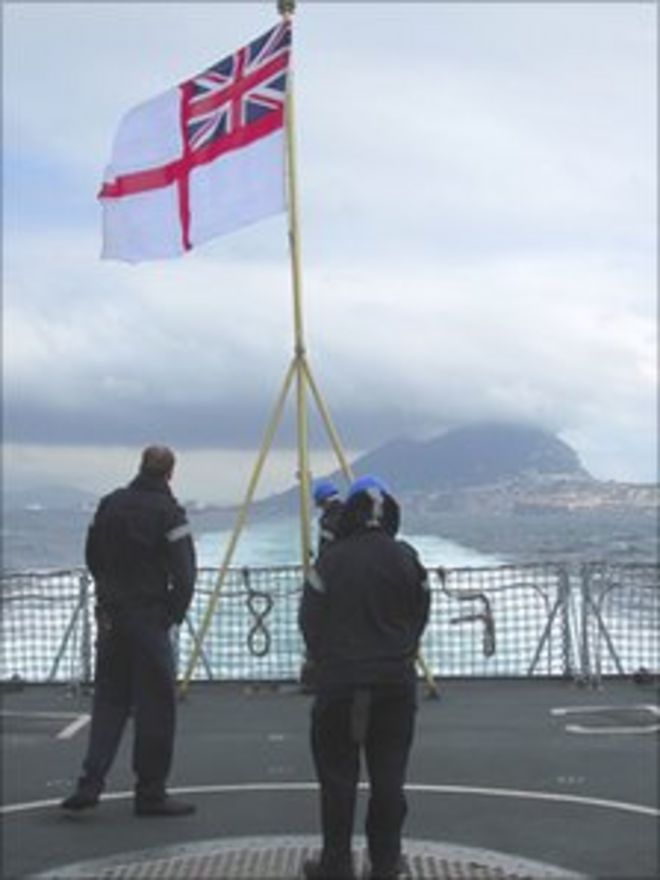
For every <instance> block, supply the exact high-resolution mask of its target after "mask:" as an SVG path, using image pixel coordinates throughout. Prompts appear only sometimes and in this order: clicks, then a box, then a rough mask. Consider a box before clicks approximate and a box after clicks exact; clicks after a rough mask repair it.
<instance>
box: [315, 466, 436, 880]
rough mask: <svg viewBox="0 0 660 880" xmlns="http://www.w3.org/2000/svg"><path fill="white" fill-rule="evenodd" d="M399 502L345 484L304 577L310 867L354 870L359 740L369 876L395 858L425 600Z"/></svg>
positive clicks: (367, 480) (320, 873)
mask: <svg viewBox="0 0 660 880" xmlns="http://www.w3.org/2000/svg"><path fill="white" fill-rule="evenodd" d="M398 526H399V506H398V504H397V502H396V501H395V500H394V498H393V497H392V496H391V494H390V493H389V492H388V491H387V489H386V487H385V486H384V484H383V483H382V481H380V480H379V479H378V478H376V477H363V478H361V479H359V480H357V481H356V482H355V483H354V484H353V485H352V486H351V489H350V491H349V494H348V497H347V499H346V502H345V506H344V511H343V514H342V519H341V523H340V530H339V538H338V540H337V541H335V542H334V543H333V544H332V545H330V546H329V547H328V548H327V549H325V550H324V551H323V553H322V554H320V556H319V558H318V560H317V562H316V564H315V566H314V567H313V568H312V569H311V571H310V574H309V576H308V578H307V580H306V582H305V585H304V590H303V597H302V600H301V605H300V613H299V621H300V626H301V629H302V632H303V636H304V639H305V644H306V647H307V651H308V653H309V655H310V657H311V659H312V661H313V662H314V667H315V682H316V688H317V691H316V698H315V702H314V706H313V709H312V730H311V742H312V753H313V757H314V762H315V766H316V772H317V775H318V779H319V783H320V787H321V791H320V797H321V824H322V831H323V848H322V851H321V857H320V860H319V861H317V862H308V863H307V864H306V866H305V872H306V875H307V876H308V877H317V878H343V877H352V876H353V867H352V857H351V837H352V832H353V819H354V812H355V800H356V791H357V783H358V778H359V762H360V751H361V749H362V748H363V749H364V756H365V759H366V768H367V772H368V776H369V782H370V797H369V805H368V810H367V819H366V834H367V843H368V850H369V857H370V863H371V877H373V878H393V877H396V876H397V872H398V871H399V868H400V865H401V831H402V826H403V821H404V818H405V815H406V811H407V806H406V800H405V797H404V793H403V786H404V781H405V774H406V765H407V761H408V755H409V752H410V747H411V744H412V739H413V729H414V718H415V710H416V676H415V657H416V654H417V649H418V645H419V640H420V637H421V635H422V632H423V630H424V627H425V625H426V621H427V618H428V612H429V591H428V585H427V580H426V572H425V570H424V568H423V567H422V565H421V563H420V561H419V559H418V557H417V553H416V551H415V550H414V549H413V548H412V547H411V546H410V545H409V544H406V543H405V542H403V541H398V540H396V538H395V535H396V532H397V530H398Z"/></svg>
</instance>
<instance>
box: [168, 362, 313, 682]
mask: <svg viewBox="0 0 660 880" xmlns="http://www.w3.org/2000/svg"><path fill="white" fill-rule="evenodd" d="M296 369H297V364H296V361H295V359H294V360H292V361H291V363H290V365H289V368H288V370H287V372H286V376H285V379H284V383H283V385H282V389H281V391H280V394H279V396H278V398H277V402H276V404H275V408H274V409H273V414H272V416H271V418H270V421H269V423H268V426H267V428H266V433H265V435H264V439H263V442H262V444H261V449H260V451H259V455H258V457H257V461H256V463H255V466H254V469H253V471H252V476H251V477H250V481H249V483H248V488H247V492H246V494H245V499H244V501H243V504H242V506H241V509H240V511H239V513H238V517H237V518H236V523H235V525H234V530H233V532H232V534H231V538H230V539H229V544H228V545H227V549H226V551H225V556H224V559H223V561H222V566H221V567H220V571H219V573H218V579H217V581H216V584H215V587H214V589H213V592H212V594H211V598H210V600H209V604H208V606H207V609H206V613H205V614H204V618H203V620H202V625H201V627H200V628H199V630H198V632H197V635H196V636H195V637H194V638H193V650H192V653H191V655H190V659H189V661H188V665H187V667H186V671H185V674H184V676H183V679H182V681H181V684H180V688H179V692H180V695H181V696H183V695H184V694H185V692H186V690H187V689H188V685H189V683H190V679H191V677H192V674H193V672H194V670H195V665H196V663H197V660H198V659H199V656H200V653H201V651H202V644H203V642H204V638H205V636H206V633H207V630H208V628H209V626H210V623H211V618H212V617H213V614H214V612H215V609H216V606H217V604H218V599H219V598H220V591H221V589H222V586H223V584H224V580H225V577H226V575H227V570H228V569H229V566H230V564H231V560H232V557H233V555H234V550H235V549H236V544H237V543H238V538H239V536H240V534H241V531H242V530H243V526H244V525H245V521H246V519H247V515H248V510H249V508H250V504H251V503H252V498H253V496H254V493H255V490H256V487H257V483H258V482H259V477H260V476H261V471H262V470H263V466H264V462H265V461H266V456H267V455H268V451H269V450H270V447H271V444H272V442H273V437H274V436H275V431H276V430H277V427H278V425H279V423H280V420H281V418H282V411H283V409H284V404H285V402H286V398H287V395H288V393H289V389H290V388H291V383H292V381H293V377H294V375H295V373H296Z"/></svg>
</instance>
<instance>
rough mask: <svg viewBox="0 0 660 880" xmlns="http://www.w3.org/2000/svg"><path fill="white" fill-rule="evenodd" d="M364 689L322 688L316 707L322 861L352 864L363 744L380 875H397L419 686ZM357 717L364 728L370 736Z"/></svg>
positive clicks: (333, 866) (375, 870) (374, 860)
mask: <svg viewBox="0 0 660 880" xmlns="http://www.w3.org/2000/svg"><path fill="white" fill-rule="evenodd" d="M365 691H366V692H367V694H366V701H365V699H364V697H365ZM360 692H361V694H360V695H359V696H356V694H357V693H358V692H357V691H356V690H355V689H352V688H337V689H322V690H320V691H319V692H318V694H317V696H316V699H315V702H314V706H313V709H312V729H311V742H312V754H313V757H314V763H315V766H316V773H317V776H318V779H319V783H320V787H321V792H320V797H321V825H322V832H323V849H322V854H321V863H322V865H323V867H324V868H326V869H327V870H328V871H333V870H335V871H338V872H342V871H345V870H347V869H348V868H349V866H350V860H351V837H352V833H353V823H354V816H355V803H356V797H357V784H358V781H359V775H360V753H361V750H362V749H363V750H364V758H365V763H366V769H367V774H368V777H369V802H368V807H367V817H366V827H365V831H366V836H367V845H368V850H369V859H370V861H371V868H372V875H373V876H376V877H380V876H382V877H389V876H392V875H393V874H394V872H395V870H396V866H397V864H398V862H399V858H400V856H401V832H402V828H403V822H404V819H405V816H406V813H407V803H406V798H405V795H404V790H403V788H404V782H405V776H406V768H407V764H408V756H409V754H410V747H411V745H412V739H413V732H414V725H415V712H416V702H417V701H416V688H415V685H414V684H410V685H378V686H371V687H369V688H367V689H363V688H361V689H360ZM360 702H361V705H358V704H359V703H360ZM356 723H357V727H358V728H359V727H360V726H362V727H363V731H362V734H363V735H362V736H360V735H359V732H358V731H357V730H356ZM360 740H363V742H360Z"/></svg>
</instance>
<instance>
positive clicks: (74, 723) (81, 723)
mask: <svg viewBox="0 0 660 880" xmlns="http://www.w3.org/2000/svg"><path fill="white" fill-rule="evenodd" d="M0 717H3V718H28V719H30V718H44V719H52V720H53V721H59V720H63V721H68V720H69V719H71V721H70V723H69V724H67V725H66V727H63V728H62V730H60V731H59V732H58V733H57V734H56V738H57V739H71V737H72V736H75V734H76V733H78V731H79V730H80V729H81V728H83V727H85V725H86V724H88V723H89V721H90V719H91V717H92V716H91V715H89V713H87V712H82V713H81V712H16V711H11V710H6V709H2V710H0Z"/></svg>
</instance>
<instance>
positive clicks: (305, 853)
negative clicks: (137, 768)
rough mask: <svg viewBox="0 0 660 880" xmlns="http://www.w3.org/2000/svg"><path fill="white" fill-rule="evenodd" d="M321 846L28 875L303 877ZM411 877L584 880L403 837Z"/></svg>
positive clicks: (207, 846) (100, 864)
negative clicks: (304, 866) (307, 861)
mask: <svg viewBox="0 0 660 880" xmlns="http://www.w3.org/2000/svg"><path fill="white" fill-rule="evenodd" d="M318 847H319V839H318V837H316V836H312V835H309V836H295V837H293V836H292V837H234V838H229V839H226V840H207V841H201V842H197V843H187V844H181V845H178V846H166V847H157V848H154V849H149V850H142V851H140V852H132V853H123V854H121V855H115V856H111V857H109V858H104V859H94V860H93V861H87V862H78V863H76V864H73V865H66V866H62V867H59V868H52V869H50V870H49V871H45V872H42V873H39V874H34V875H32V877H33V880H37V878H38V880H47V878H48V880H69V878H71V880H75V878H82V877H86V878H90V877H94V878H95V880H109V878H127V880H128V878H131V880H133V878H135V880H150V878H159V880H170V878H177V880H178V878H184V877H185V878H191V880H192V878H194V880H234V878H236V880H239V878H249V880H280V878H282V880H283V878H297V877H300V876H301V865H302V863H303V862H304V861H305V859H309V858H313V857H314V856H315V855H316V854H317V852H318ZM404 850H405V853H406V857H407V860H408V868H409V876H410V877H412V878H415V880H417V878H420V880H421V878H424V880H426V878H429V880H432V878H433V880H436V878H437V880H538V878H544V880H545V878H565V880H584V875H581V874H576V873H574V872H571V871H565V870H564V869H562V868H559V867H557V866H555V865H548V864H544V863H542V862H535V861H530V860H529V859H522V858H516V857H515V856H510V855H505V854H503V853H498V852H495V851H493V850H486V849H476V848H474V849H473V848H471V847H463V846H453V845H452V844H445V843H432V842H430V841H422V840H406V841H405V843H404ZM354 852H355V855H356V869H357V876H358V877H361V876H363V874H364V876H366V867H367V863H366V853H365V840H364V838H360V837H357V838H356V839H355V847H354Z"/></svg>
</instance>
